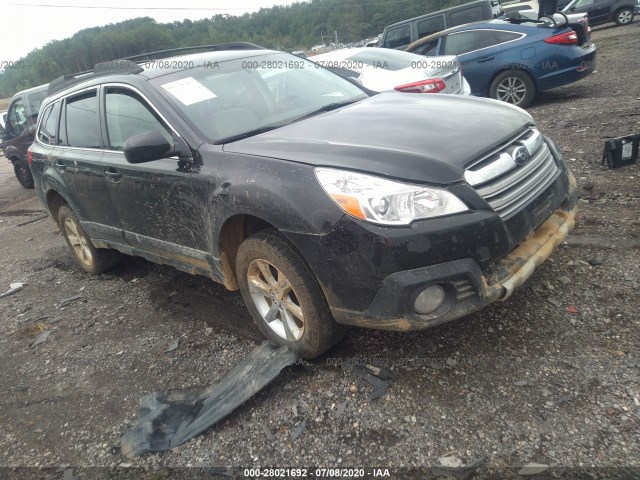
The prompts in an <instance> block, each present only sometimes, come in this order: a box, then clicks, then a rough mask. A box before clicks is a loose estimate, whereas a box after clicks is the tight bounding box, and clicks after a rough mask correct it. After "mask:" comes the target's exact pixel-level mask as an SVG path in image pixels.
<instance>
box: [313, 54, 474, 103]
mask: <svg viewBox="0 0 640 480" xmlns="http://www.w3.org/2000/svg"><path fill="white" fill-rule="evenodd" d="M309 60H311V61H312V62H315V63H316V64H317V65H320V66H323V67H325V68H328V69H329V70H332V71H334V72H336V73H338V74H339V75H342V76H343V77H347V78H353V79H355V80H357V81H358V82H359V83H360V84H361V85H362V86H364V87H365V88H368V89H369V90H373V91H374V92H383V91H386V90H397V91H399V92H410V93H449V94H458V95H469V94H470V93H471V88H470V87H469V84H468V83H467V81H466V80H465V78H464V77H463V75H462V69H461V68H460V62H458V59H457V58H456V57H455V56H449V57H434V58H426V57H423V56H421V55H415V54H413V53H407V52H402V51H399V50H390V49H387V48H367V47H363V48H345V49H342V50H333V51H331V52H328V53H323V54H320V55H314V56H313V57H310V58H309Z"/></svg>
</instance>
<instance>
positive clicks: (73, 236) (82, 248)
mask: <svg viewBox="0 0 640 480" xmlns="http://www.w3.org/2000/svg"><path fill="white" fill-rule="evenodd" d="M64 231H65V233H66V235H67V238H68V239H69V243H70V244H71V248H73V251H74V252H75V254H76V256H77V257H78V259H79V260H80V261H81V262H82V263H84V264H85V265H87V266H91V265H93V255H91V250H90V249H89V245H88V244H87V239H86V238H85V236H84V235H83V234H82V233H80V231H79V229H78V225H77V224H76V222H74V221H73V219H71V218H66V219H65V220H64Z"/></svg>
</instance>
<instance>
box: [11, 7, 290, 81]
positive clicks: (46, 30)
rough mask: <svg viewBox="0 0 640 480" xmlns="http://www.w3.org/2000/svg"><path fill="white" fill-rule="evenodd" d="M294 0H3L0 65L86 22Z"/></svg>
mask: <svg viewBox="0 0 640 480" xmlns="http://www.w3.org/2000/svg"><path fill="white" fill-rule="evenodd" d="M292 1H293V0H235V1H234V0H222V1H220V0H179V1H178V2H175V1H168V0H135V1H131V0H128V1H127V0H4V1H3V5H2V6H1V7H0V15H1V16H2V26H1V28H2V35H1V36H0V38H1V39H2V40H1V41H0V68H2V67H4V66H6V65H7V62H10V61H16V60H18V59H19V58H21V57H24V56H25V55H26V54H28V53H29V52H31V51H32V50H34V49H35V48H41V47H43V46H44V45H45V44H47V43H48V42H50V41H52V40H62V39H64V38H68V37H71V36H72V35H73V34H74V33H76V32H78V31H80V30H83V29H85V28H90V27H99V26H103V25H107V24H109V23H117V22H121V21H123V20H129V19H131V18H137V17H152V18H154V19H155V20H156V21H157V22H158V23H166V22H173V21H181V20H184V19H185V18H189V19H191V20H198V19H202V18H209V17H212V16H213V15H217V14H228V15H242V14H243V13H246V12H255V11H257V10H259V9H260V8H269V7H273V6H274V5H288V4H291V3H292Z"/></svg>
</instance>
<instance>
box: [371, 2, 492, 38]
mask: <svg viewBox="0 0 640 480" xmlns="http://www.w3.org/2000/svg"><path fill="white" fill-rule="evenodd" d="M501 12H502V10H501V8H500V2H499V1H497V0H477V1H475V2H469V3H464V4H462V5H456V6H455V7H450V8H445V9H444V10H438V11H437V12H431V13H427V14H425V15H420V16H419V17H415V18H409V19H407V20H403V21H401V22H397V23H394V24H392V25H389V26H387V27H385V28H384V31H383V32H382V37H381V38H380V42H379V45H380V46H381V47H382V48H395V49H398V50H404V49H405V48H406V47H407V46H408V45H409V44H410V43H412V42H415V41H417V40H418V39H420V38H422V37H426V36H428V35H432V34H434V33H437V32H440V31H442V30H445V29H447V28H450V27H455V26H457V25H464V24H465V23H469V22H476V21H479V20H491V19H492V18H495V17H496V16H498V15H501V14H502V13H501Z"/></svg>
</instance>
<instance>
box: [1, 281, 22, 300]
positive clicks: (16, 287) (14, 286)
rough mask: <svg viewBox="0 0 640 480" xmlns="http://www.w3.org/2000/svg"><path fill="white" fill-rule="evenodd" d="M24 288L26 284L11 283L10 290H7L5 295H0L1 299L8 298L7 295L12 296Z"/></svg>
mask: <svg viewBox="0 0 640 480" xmlns="http://www.w3.org/2000/svg"><path fill="white" fill-rule="evenodd" d="M22 287H24V283H20V282H16V283H10V284H9V290H7V291H6V292H4V293H0V298H2V297H6V296H7V295H11V294H12V293H16V292H18V291H20V290H22Z"/></svg>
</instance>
